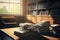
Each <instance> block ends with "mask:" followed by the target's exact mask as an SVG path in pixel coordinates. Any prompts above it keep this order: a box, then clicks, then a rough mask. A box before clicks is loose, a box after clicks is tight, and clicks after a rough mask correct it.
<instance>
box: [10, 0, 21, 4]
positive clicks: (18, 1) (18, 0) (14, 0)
mask: <svg viewBox="0 0 60 40" xmlns="http://www.w3.org/2000/svg"><path fill="white" fill-rule="evenodd" d="M10 2H14V3H20V0H10Z"/></svg>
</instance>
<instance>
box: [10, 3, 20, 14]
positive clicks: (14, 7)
mask: <svg viewBox="0 0 60 40" xmlns="http://www.w3.org/2000/svg"><path fill="white" fill-rule="evenodd" d="M10 14H20V4H10Z"/></svg>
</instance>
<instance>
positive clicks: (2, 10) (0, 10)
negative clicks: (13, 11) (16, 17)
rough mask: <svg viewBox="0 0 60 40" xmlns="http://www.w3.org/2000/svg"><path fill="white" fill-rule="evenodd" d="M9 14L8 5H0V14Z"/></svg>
mask: <svg viewBox="0 0 60 40" xmlns="http://www.w3.org/2000/svg"><path fill="white" fill-rule="evenodd" d="M8 13H9V4H7V3H0V14H8Z"/></svg>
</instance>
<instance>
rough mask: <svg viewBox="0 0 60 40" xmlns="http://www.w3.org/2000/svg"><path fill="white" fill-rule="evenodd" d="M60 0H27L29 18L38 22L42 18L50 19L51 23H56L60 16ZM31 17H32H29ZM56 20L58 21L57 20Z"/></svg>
mask: <svg viewBox="0 0 60 40" xmlns="http://www.w3.org/2000/svg"><path fill="white" fill-rule="evenodd" d="M59 4H60V1H57V0H55V1H51V0H27V1H26V14H27V16H26V17H27V19H28V20H30V21H34V23H38V22H40V21H42V20H45V21H50V23H51V24H54V23H56V22H57V21H56V20H58V19H59V18H57V17H60V16H58V15H60V12H59V10H60V6H59ZM29 18H30V19H29ZM55 21H56V22H55Z"/></svg>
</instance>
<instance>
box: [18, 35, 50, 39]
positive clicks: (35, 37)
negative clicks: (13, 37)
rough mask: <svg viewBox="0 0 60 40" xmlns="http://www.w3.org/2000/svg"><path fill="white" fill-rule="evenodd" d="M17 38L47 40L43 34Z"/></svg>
mask: <svg viewBox="0 0 60 40" xmlns="http://www.w3.org/2000/svg"><path fill="white" fill-rule="evenodd" d="M18 40H49V39H47V38H45V37H43V36H41V35H40V36H38V35H35V36H31V37H20V38H19V39H18Z"/></svg>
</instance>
